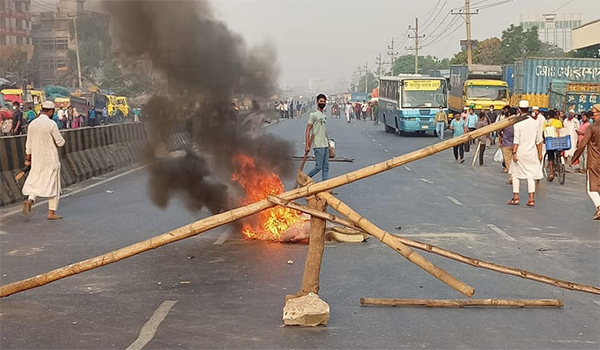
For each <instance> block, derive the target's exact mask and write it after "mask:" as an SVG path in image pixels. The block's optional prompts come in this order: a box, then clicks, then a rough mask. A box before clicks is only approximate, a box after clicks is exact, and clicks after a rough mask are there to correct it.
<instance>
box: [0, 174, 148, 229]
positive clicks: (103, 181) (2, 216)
mask: <svg viewBox="0 0 600 350" xmlns="http://www.w3.org/2000/svg"><path fill="white" fill-rule="evenodd" d="M147 166H148V165H142V166H139V167H137V168H134V169H131V170H128V171H126V172H124V173H121V174H118V175H115V176H113V177H109V178H108V179H106V180H102V181H98V182H96V183H94V184H91V185H88V186H86V187H83V188H80V189H78V190H75V191H73V192H69V193H65V194H63V195H61V196H60V198H61V199H63V198H68V197H71V196H74V195H76V194H78V193H81V192H83V191H87V190H89V189H92V188H94V187H96V186H100V185H103V184H105V183H107V182H109V181H112V180H116V179H118V178H120V177H123V176H125V175H129V174H131V173H133V172H135V171H138V170H141V169H144V168H145V167H147ZM46 203H48V201H47V200H44V201H41V202H37V203H35V204H34V205H33V206H32V208H37V207H39V206H40V205H44V204H46ZM22 210H23V209H22V208H21V207H20V206H19V207H18V209H15V210H12V211H9V212H6V213H4V214H2V215H0V219H4V218H7V217H9V216H12V215H15V214H19V213H21V212H22Z"/></svg>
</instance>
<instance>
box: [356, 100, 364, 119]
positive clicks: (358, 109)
mask: <svg viewBox="0 0 600 350" xmlns="http://www.w3.org/2000/svg"><path fill="white" fill-rule="evenodd" d="M354 117H355V118H356V120H360V119H362V108H361V106H360V103H358V102H356V103H355V104H354Z"/></svg>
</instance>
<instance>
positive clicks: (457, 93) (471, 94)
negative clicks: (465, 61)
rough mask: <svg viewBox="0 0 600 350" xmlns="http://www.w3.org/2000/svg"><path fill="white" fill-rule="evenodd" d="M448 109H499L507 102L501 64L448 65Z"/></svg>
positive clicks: (453, 110)
mask: <svg viewBox="0 0 600 350" xmlns="http://www.w3.org/2000/svg"><path fill="white" fill-rule="evenodd" d="M448 102H449V103H448V105H449V109H450V111H452V112H454V113H458V112H461V111H462V110H463V108H464V107H471V108H474V109H479V110H482V109H487V108H489V107H490V106H494V109H501V108H502V107H504V106H506V105H507V104H508V102H509V95H508V84H507V83H506V82H505V81H503V80H502V67H501V66H486V65H481V64H471V65H464V66H452V67H450V96H449V100H448Z"/></svg>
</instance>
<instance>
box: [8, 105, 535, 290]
mask: <svg viewBox="0 0 600 350" xmlns="http://www.w3.org/2000/svg"><path fill="white" fill-rule="evenodd" d="M525 118H526V117H525V116H520V117H517V116H513V117H509V118H506V119H504V120H502V121H500V122H496V123H494V124H490V125H488V126H485V127H483V128H481V129H477V130H475V131H472V132H469V133H466V134H464V135H462V136H459V137H455V138H452V139H449V140H446V141H442V142H440V143H437V144H433V145H431V146H428V147H425V148H423V149H420V150H416V151H413V152H411V153H407V154H404V155H401V156H398V157H395V158H392V159H389V160H386V161H384V162H381V163H377V164H374V165H371V166H368V167H365V168H362V169H358V170H355V171H352V172H350V173H347V174H344V175H340V176H338V177H334V178H332V179H329V180H327V181H322V182H318V183H315V184H312V185H310V186H306V187H301V188H297V189H294V190H291V191H287V192H285V193H282V194H280V195H279V196H280V197H281V198H285V199H290V200H293V199H298V198H302V197H308V196H310V195H314V194H316V193H318V192H323V191H327V190H331V189H333V188H336V187H339V186H342V185H346V184H349V183H352V182H354V181H357V180H360V179H364V178H366V177H369V176H373V175H375V174H379V173H382V172H384V171H387V170H390V169H394V168H396V167H399V166H402V165H404V164H407V163H410V162H413V161H415V160H419V159H422V158H425V157H428V156H430V155H432V154H435V153H438V152H441V151H444V150H446V149H449V148H452V147H454V146H457V145H460V144H462V143H465V142H466V141H468V140H472V139H474V138H477V137H479V136H482V135H485V134H488V133H491V132H493V131H496V130H500V129H504V128H506V127H507V126H510V125H512V124H514V123H517V122H519V121H521V120H524V119H525ZM273 206H275V204H273V203H271V202H269V201H268V200H266V199H264V200H261V201H258V202H254V203H252V204H248V205H246V206H243V207H239V208H235V209H232V210H229V211H226V212H224V213H220V214H216V215H213V216H210V217H207V218H204V219H201V220H198V221H196V222H193V223H191V224H188V225H185V226H182V227H180V228H177V229H175V230H172V231H169V232H167V233H163V234H162V235H159V236H156V237H153V238H149V239H147V240H144V241H141V242H138V243H134V244H132V245H129V246H126V247H123V248H120V249H117V250H115V251H112V252H109V253H106V254H103V255H99V256H96V257H93V258H90V259H86V260H83V261H80V262H76V263H73V264H70V265H67V266H65V267H61V268H58V269H55V270H52V271H50V272H46V273H44V274H41V275H37V276H34V277H30V278H27V279H24V280H21V281H17V282H13V283H9V284H6V285H4V286H1V287H0V298H3V297H6V296H9V295H11V294H14V293H18V292H22V291H24V290H28V289H31V288H35V287H39V286H43V285H45V284H48V283H51V282H54V281H57V280H59V279H62V278H65V277H69V276H72V275H75V274H78V273H82V272H85V271H89V270H92V269H95V268H98V267H100V266H104V265H108V264H111V263H114V262H117V261H120V260H123V259H125V258H129V257H132V256H135V255H137V254H140V253H143V252H145V251H148V250H151V249H155V248H158V247H160V246H163V245H165V244H169V243H173V242H177V241H180V240H182V239H185V238H189V237H193V236H196V235H198V234H201V233H203V232H206V231H208V230H211V229H213V228H215V227H219V226H222V225H225V224H228V223H230V222H233V221H236V220H239V219H243V218H245V217H248V216H250V215H254V214H256V213H258V212H261V211H263V210H265V209H268V208H270V207H273Z"/></svg>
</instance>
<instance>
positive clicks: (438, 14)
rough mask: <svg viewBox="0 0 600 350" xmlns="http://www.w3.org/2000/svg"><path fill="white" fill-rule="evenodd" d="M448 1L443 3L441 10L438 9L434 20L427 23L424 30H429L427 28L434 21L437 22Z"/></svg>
mask: <svg viewBox="0 0 600 350" xmlns="http://www.w3.org/2000/svg"><path fill="white" fill-rule="evenodd" d="M446 3H448V0H445V1H444V4H443V5H442V7H440V10H439V11H438V13H437V15H435V17H434V18H433V20H432V21H431V22H429V24H427V25H425V27H424V28H423V31H425V30H427V28H429V27H430V26H431V25H432V24H433V23H435V20H436V19H437V18H438V17H439V16H440V13H442V11H443V10H444V7H446Z"/></svg>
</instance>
